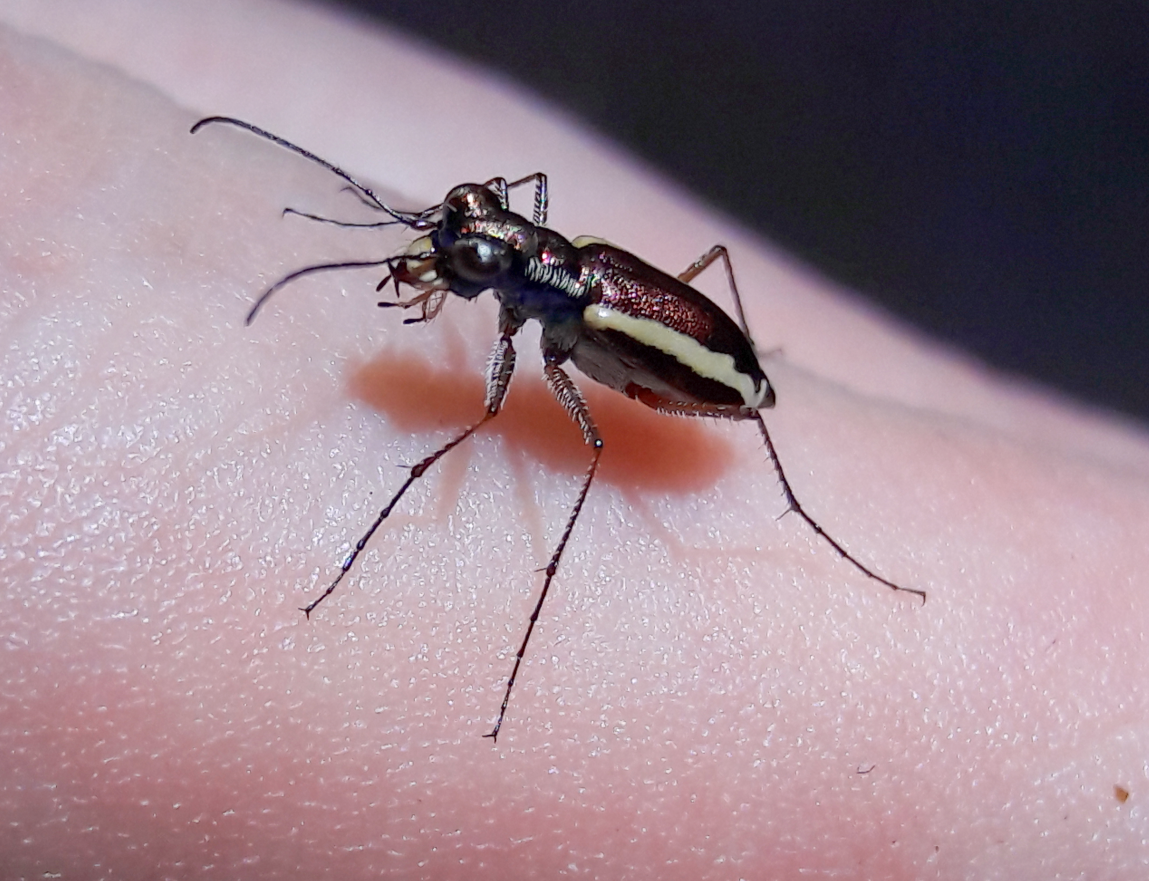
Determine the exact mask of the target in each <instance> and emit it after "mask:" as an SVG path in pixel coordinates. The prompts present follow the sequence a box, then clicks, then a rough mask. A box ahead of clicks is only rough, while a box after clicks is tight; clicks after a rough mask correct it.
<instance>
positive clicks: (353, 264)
mask: <svg viewBox="0 0 1149 881" xmlns="http://www.w3.org/2000/svg"><path fill="white" fill-rule="evenodd" d="M395 259H397V258H395V257H387V258H385V259H383V260H345V261H341V262H339V263H317V264H316V265H315V266H305V267H304V268H303V269H297V270H295V272H292V273H289V274H287V275H285V276H284V277H283V278H281V279H280V280H279V281H277V282H276V283H275V284H273V285H272V286H271V287H269V288H268V289H267V290H266V291H264V292H263V293H262V294H260V295H259V299H258V300H256V301H255V305H254V306H252V307H251V311H250V312H248V313H247V318H246V319H245V320H244V322H243V323H244V324H251V323H252V322H253V321H255V315H256V313H257V312H259V310H260V309H262V308H263V304H264V303H266V302H267V301H268V300H270V299H271V295H272V294H274V293H275V292H276V291H278V290H279V289H280V288H283V287H286V286H287V285H289V284H291V283H292V282H293V281H295V280H296V279H300V278H303V277H304V276H305V275H314V274H315V273H317V272H331V271H334V270H337V269H362V268H363V267H365V266H390V265H391V263H392V262H393V261H394V260H395Z"/></svg>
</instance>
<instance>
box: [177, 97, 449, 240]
mask: <svg viewBox="0 0 1149 881" xmlns="http://www.w3.org/2000/svg"><path fill="white" fill-rule="evenodd" d="M215 123H220V124H223V125H233V126H235V127H236V128H241V129H244V130H246V131H249V132H251V133H252V134H253V135H258V136H259V137H261V138H263V139H264V140H266V141H271V142H272V143H273V144H278V145H279V146H280V147H283V148H284V149H286V150H290V151H291V152H292V153H296V154H298V155H300V156H302V157H303V158H304V159H310V160H311V161H312V162H314V163H315V164H316V165H321V166H323V167H324V168H326V169H327V170H328V171H330V172H331V173H332V174H334V175H338V176H339V177H341V178H343V180H345V181H347V183H349V184H350V185H351V186H352V187H353V188H354V190H355V191H356V192H358V193H361V194H362V195H363V197H364V198H365V199H366V200H367V202H368V204H369V205H371V206H372V207H374V208H377V209H378V210H380V211H383V212H384V213H386V214H390V215H391V216H392V217H394V218H395V220H396V221H398V222H399V223H402V224H404V225H405V226H409V227H410V228H411V229H428V228H429V227H430V226H431V225H432V223H431V221H430V216H431V215H432V214H433V213H434V212H436V211H437V210H438V209H439V206H438V205H436V206H435V207H434V208H428V209H425V210H423V211H398V210H396V209H394V208H392V207H391V206H390V205H387V204H385V203H384V202H383V200H382V199H380V198H379V197H378V196H376V195H375V193H374V192H373V191H372V190H371V188H370V187H368V186H365V185H364V184H361V183H359V181H357V180H356V179H355V178H353V177H352V176H351V175H349V174H348V173H347V172H346V171H344V170H343V169H342V168H340V167H339V166H338V165H332V164H331V163H330V162H328V161H327V160H326V159H322V158H320V157H319V156H316V155H315V154H314V153H312V152H311V151H310V150H304V149H303V148H302V147H300V146H298V145H297V144H293V143H291V141H289V140H287V139H286V138H281V137H280V136H279V135H273V134H272V133H271V132H269V131H267V130H265V129H261V128H260V127H259V126H257V125H252V124H251V123H250V122H244V121H243V120H242V119H236V118H234V117H232V116H208V117H206V118H204V119H201V120H200V121H199V122H197V123H196V124H195V125H193V126H192V127H191V133H192V134H193V135H194V134H195V133H196V132H198V131H199V130H200V129H201V128H203V127H204V126H207V125H213V124H215Z"/></svg>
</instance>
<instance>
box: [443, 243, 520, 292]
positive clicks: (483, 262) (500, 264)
mask: <svg viewBox="0 0 1149 881" xmlns="http://www.w3.org/2000/svg"><path fill="white" fill-rule="evenodd" d="M450 255H451V268H452V269H453V270H455V274H456V275H457V276H458V277H459V278H461V279H462V280H463V281H469V282H471V283H472V284H484V283H486V282H489V281H492V280H493V279H495V278H496V277H498V276H499V275H501V274H502V273H504V272H506V271H507V270H508V269H510V268H511V249H510V247H509V246H508V245H507V244H506V243H505V242H500V241H499V240H498V239H489V238H486V237H484V236H467V237H464V238H461V239H459V240H458V241H456V242H455V243H454V244H453V245H452V246H451V252H450Z"/></svg>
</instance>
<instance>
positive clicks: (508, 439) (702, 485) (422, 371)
mask: <svg viewBox="0 0 1149 881" xmlns="http://www.w3.org/2000/svg"><path fill="white" fill-rule="evenodd" d="M520 372H522V369H521V368H520ZM576 375H577V373H576ZM348 385H349V390H350V392H351V394H352V395H353V396H354V397H356V398H358V399H359V400H361V401H363V402H364V403H366V404H367V405H368V406H370V407H372V408H373V409H374V410H376V411H378V412H379V413H381V414H383V415H384V416H386V417H387V419H388V420H389V421H390V422H391V423H392V424H393V425H394V426H395V427H396V428H397V429H400V430H401V431H407V432H412V433H429V432H446V431H461V430H462V429H464V428H465V427H466V426H468V425H472V424H474V423H475V422H477V421H478V420H479V418H480V417H481V416H482V413H483V394H484V383H483V378H482V377H481V376H478V375H476V374H474V373H471V372H467V371H465V370H459V369H455V368H452V367H447V366H436V365H435V364H433V363H432V362H431V361H429V360H427V359H424V358H420V357H419V356H418V355H415V354H413V353H411V352H397V351H384V352H381V353H379V354H378V355H376V356H375V357H374V358H372V359H371V360H370V361H368V362H366V363H365V364H362V365H360V366H359V367H358V368H356V369H355V370H353V372H352V374H351V376H350V380H349V383H348ZM584 394H585V395H586V399H587V406H588V407H589V408H590V411H591V414H592V415H593V416H594V419H595V422H596V423H597V424H598V428H599V433H600V434H601V436H602V438H603V442H604V447H603V454H602V460H601V462H600V464H599V470H598V475H597V476H596V483H597V482H598V481H602V482H604V483H609V484H611V485H612V486H615V487H617V488H618V489H619V491H620V492H622V493H623V495H624V496H628V497H630V496H632V495H638V496H649V495H666V494H671V495H691V494H696V493H701V492H705V491H706V490H708V489H711V488H712V487H713V486H714V485H715V484H716V483H717V482H718V481H719V479H720V478H721V477H722V476H723V475H724V474H725V473H726V471H727V470H728V469H729V468H730V467H731V466H732V465H733V462H734V453H733V450H732V448H731V445H730V443H729V442H727V440H726V439H725V438H723V437H722V436H721V435H720V433H718V432H716V431H715V430H714V426H712V425H709V424H706V423H708V422H709V421H710V420H701V419H699V420H688V419H684V418H681V417H672V416H667V415H664V414H661V413H656V412H655V411H653V410H651V409H650V408H648V407H646V406H645V405H643V404H640V403H638V402H637V401H632V400H630V399H629V398H626V397H625V396H623V395H620V394H618V393H617V392H614V391H610V390H608V389H598V388H594V387H593V386H592V387H590V388H584ZM483 430H484V432H485V433H487V434H492V435H495V436H498V437H501V438H502V439H503V441H504V443H506V444H507V446H508V448H509V451H510V452H512V453H516V454H519V455H521V456H524V457H526V458H527V459H531V460H534V461H536V462H538V463H539V464H540V465H542V466H543V467H544V468H546V469H548V470H549V471H552V472H555V473H559V474H569V475H579V476H581V475H583V474H585V473H586V469H587V465H588V464H589V463H590V449H589V448H588V447H587V446H586V444H585V443H584V442H583V437H582V433H581V432H580V431H579V430H578V428H577V427H576V426H575V425H574V423H573V422H572V421H571V419H570V417H569V416H568V415H567V414H566V411H564V410H563V408H562V406H560V404H559V403H558V402H557V401H556V400H555V399H554V397H553V396H552V395H551V393H550V391H549V390H548V389H547V387H546V385H545V383H543V382H542V380H541V379H538V378H536V377H533V376H529V375H519V376H516V377H515V380H514V382H513V383H512V386H511V390H510V393H509V394H508V395H507V399H506V402H505V403H504V405H503V410H502V412H500V413H499V415H498V417H496V418H495V419H492V420H491V421H490V422H489V423H488V424H487V426H485V427H484V429H483Z"/></svg>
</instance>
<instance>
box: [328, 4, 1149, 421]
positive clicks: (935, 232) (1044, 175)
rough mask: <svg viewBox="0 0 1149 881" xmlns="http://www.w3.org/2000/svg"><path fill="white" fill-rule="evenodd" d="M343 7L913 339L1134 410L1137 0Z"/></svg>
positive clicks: (1146, 72)
mask: <svg viewBox="0 0 1149 881" xmlns="http://www.w3.org/2000/svg"><path fill="white" fill-rule="evenodd" d="M344 5H347V6H350V7H353V8H357V9H359V10H361V11H363V12H364V13H369V14H372V15H376V16H378V17H379V18H380V19H381V20H382V21H384V22H386V23H387V24H390V25H392V26H397V27H399V28H401V29H404V30H407V31H408V32H410V33H413V34H415V35H417V36H418V37H420V38H421V39H424V40H426V41H429V42H432V43H435V44H438V45H440V46H442V47H444V48H446V49H449V50H451V51H452V52H454V53H456V54H459V55H462V56H465V57H468V58H470V59H472V60H475V61H478V62H480V63H481V64H483V65H485V66H487V67H490V68H494V69H496V70H499V71H502V72H504V73H506V74H509V75H510V76H512V77H513V78H515V79H517V80H518V81H520V82H521V83H523V84H524V85H525V86H526V87H527V88H529V89H532V90H534V91H536V92H537V93H539V94H540V95H542V96H544V97H545V98H547V99H549V100H551V101H553V102H554V103H556V104H558V105H561V106H563V107H566V108H568V109H570V110H571V111H573V112H574V113H575V114H577V115H580V116H581V117H582V118H583V119H585V120H586V121H587V123H589V124H590V125H591V126H593V127H595V128H597V129H598V130H599V131H601V132H603V133H605V134H607V135H608V136H609V137H611V138H612V139H614V140H616V141H618V142H621V143H622V144H624V145H626V146H627V147H629V148H630V149H632V150H633V151H634V152H636V153H638V154H639V155H641V156H643V157H645V158H646V159H647V160H649V161H650V162H651V163H653V164H654V165H656V166H658V167H660V168H661V169H663V170H664V172H665V173H667V174H668V175H669V176H672V177H674V178H676V179H678V180H679V181H681V182H682V183H684V184H685V185H686V186H688V187H690V188H692V189H693V190H694V191H695V192H696V193H698V194H701V195H702V196H703V197H705V198H707V199H709V200H710V201H712V202H714V203H715V204H717V205H719V206H721V207H722V208H724V209H725V210H727V211H728V212H729V213H731V214H732V215H734V216H735V217H737V218H739V219H740V220H741V221H742V222H744V223H745V224H746V225H748V226H750V227H753V228H755V229H758V230H760V231H761V232H763V233H764V234H765V235H767V236H768V237H770V238H771V239H773V240H774V241H776V242H778V243H780V244H781V245H783V246H784V247H786V248H788V249H789V250H791V251H793V252H794V253H796V254H798V255H800V256H801V257H802V258H804V259H805V260H807V261H808V262H810V263H812V264H814V265H816V266H818V267H819V268H820V269H821V270H822V271H823V272H824V273H826V274H827V275H829V276H831V277H833V278H835V279H838V280H839V281H841V282H843V283H845V284H847V285H850V286H852V287H854V288H856V289H858V290H860V291H862V292H863V293H864V294H866V295H867V296H868V297H870V298H871V299H873V300H875V301H877V302H880V303H882V304H884V305H885V306H886V308H888V309H890V310H891V311H893V312H896V313H897V314H899V315H900V316H901V317H902V318H903V319H904V320H907V321H909V322H910V323H912V324H914V325H916V326H918V327H920V328H922V329H924V330H926V331H927V332H929V333H930V334H932V335H934V336H937V337H939V338H941V339H943V340H947V341H949V342H951V343H954V344H956V345H958V346H960V347H962V348H964V349H966V350H968V351H971V352H973V353H975V354H976V355H978V356H980V357H981V358H982V359H984V360H985V361H987V362H989V363H991V364H993V365H995V366H997V367H1000V368H1003V369H1006V370H1009V371H1014V372H1016V373H1020V374H1024V375H1026V376H1028V377H1031V378H1034V379H1036V380H1039V381H1041V382H1044V383H1046V384H1049V385H1054V386H1057V387H1059V388H1061V389H1063V390H1065V391H1067V392H1069V393H1070V394H1073V395H1075V396H1077V397H1079V398H1081V399H1083V400H1087V401H1091V402H1094V403H1096V404H1100V405H1102V406H1108V407H1113V408H1118V409H1122V410H1124V411H1126V412H1128V413H1132V414H1135V415H1137V416H1139V417H1141V418H1142V419H1147V418H1149V358H1147V357H1146V347H1147V346H1149V310H1147V309H1146V308H1145V305H1144V302H1143V301H1144V300H1145V298H1146V291H1147V290H1149V0H1146V2H1143V3H1130V2H1125V3H1082V4H1080V5H1074V4H1068V3H1058V2H1053V3H1032V4H1030V3H1019V2H1012V3H1010V2H1006V3H998V4H980V3H963V2H960V0H956V2H950V3H945V4H937V3H926V4H917V3H913V2H890V0H885V2H865V0H863V2H845V3H843V2H824V0H779V2H775V0H757V2H755V0H735V2H731V3H724V4H717V3H701V2H697V0H686V2H684V0H662V2H633V3H610V2H603V0H583V2H579V3H563V2H547V3H542V2H539V3H521V2H517V0H508V2H503V3H497V4H496V3H491V2H473V3H469V4H464V3H441V4H436V3H432V2H427V0H423V2H417V0H391V2H386V3H379V2H369V0H361V2H351V0H348V2H345V3H344Z"/></svg>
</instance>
